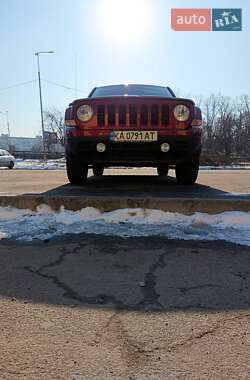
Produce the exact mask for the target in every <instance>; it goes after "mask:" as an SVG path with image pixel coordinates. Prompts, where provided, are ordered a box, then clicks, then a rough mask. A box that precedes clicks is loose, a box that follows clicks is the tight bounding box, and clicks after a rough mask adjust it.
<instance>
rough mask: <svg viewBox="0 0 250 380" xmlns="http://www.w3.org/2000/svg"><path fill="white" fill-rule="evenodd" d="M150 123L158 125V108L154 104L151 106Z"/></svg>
mask: <svg viewBox="0 0 250 380" xmlns="http://www.w3.org/2000/svg"><path fill="white" fill-rule="evenodd" d="M151 124H152V125H158V124H159V109H158V106H157V105H156V104H154V105H152V107H151Z"/></svg>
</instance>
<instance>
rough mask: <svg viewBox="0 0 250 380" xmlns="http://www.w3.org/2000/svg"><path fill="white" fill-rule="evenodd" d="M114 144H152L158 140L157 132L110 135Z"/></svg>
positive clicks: (116, 133) (124, 132)
mask: <svg viewBox="0 0 250 380" xmlns="http://www.w3.org/2000/svg"><path fill="white" fill-rule="evenodd" d="M110 139H111V141H114V142H152V141H157V140H158V132H156V131H117V132H115V131H114V132H112V133H111V135H110Z"/></svg>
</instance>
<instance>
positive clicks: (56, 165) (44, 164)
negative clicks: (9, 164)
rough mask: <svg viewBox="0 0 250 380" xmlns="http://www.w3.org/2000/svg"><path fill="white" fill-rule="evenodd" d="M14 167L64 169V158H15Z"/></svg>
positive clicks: (21, 168) (22, 168)
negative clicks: (45, 159) (44, 159)
mask: <svg viewBox="0 0 250 380" xmlns="http://www.w3.org/2000/svg"><path fill="white" fill-rule="evenodd" d="M15 169H19V170H60V169H65V159H64V158H60V159H58V160H47V161H43V160H22V159H20V158H18V159H16V163H15Z"/></svg>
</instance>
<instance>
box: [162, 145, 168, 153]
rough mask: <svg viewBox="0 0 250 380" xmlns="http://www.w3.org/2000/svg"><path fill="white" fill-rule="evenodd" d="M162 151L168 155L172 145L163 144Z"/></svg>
mask: <svg viewBox="0 0 250 380" xmlns="http://www.w3.org/2000/svg"><path fill="white" fill-rule="evenodd" d="M161 151H162V152H163V153H167V152H169V151H170V145H169V144H168V143H163V144H161Z"/></svg>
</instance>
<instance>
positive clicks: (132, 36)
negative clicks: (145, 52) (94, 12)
mask: <svg viewBox="0 0 250 380" xmlns="http://www.w3.org/2000/svg"><path fill="white" fill-rule="evenodd" d="M100 11H101V14H100V16H101V19H102V25H103V28H104V30H103V32H104V33H105V34H108V36H109V37H110V38H112V40H113V41H115V42H120V43H125V42H129V43H130V42H132V41H134V40H137V39H138V38H139V37H142V36H143V35H144V34H145V33H146V31H147V28H148V25H149V21H150V11H149V0H102V1H101V10H100Z"/></svg>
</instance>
